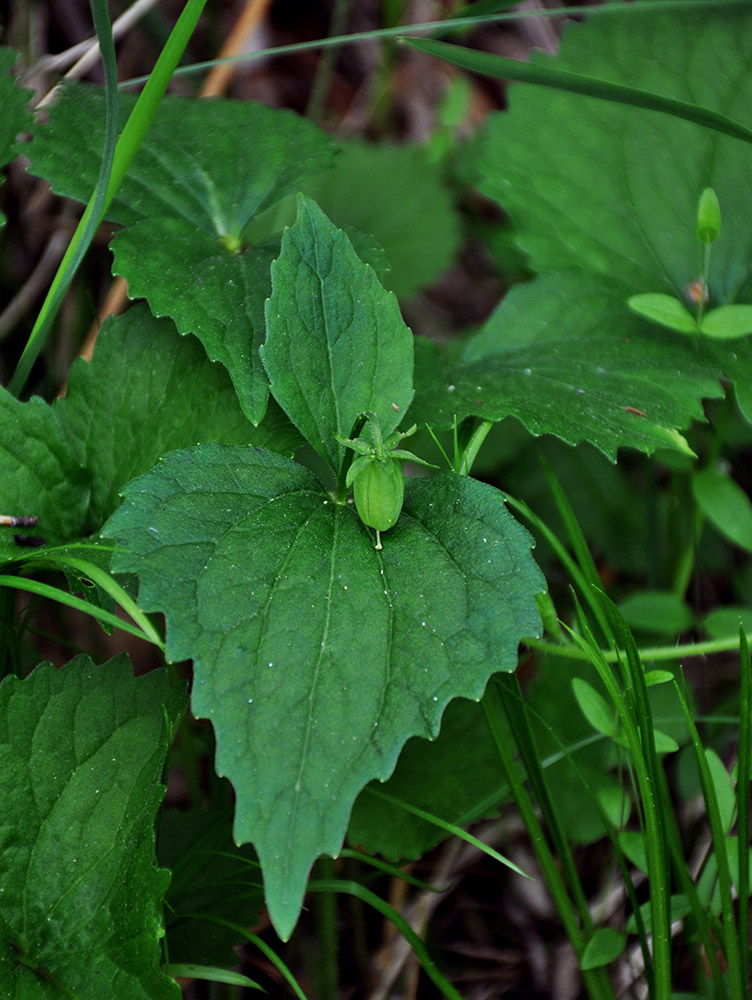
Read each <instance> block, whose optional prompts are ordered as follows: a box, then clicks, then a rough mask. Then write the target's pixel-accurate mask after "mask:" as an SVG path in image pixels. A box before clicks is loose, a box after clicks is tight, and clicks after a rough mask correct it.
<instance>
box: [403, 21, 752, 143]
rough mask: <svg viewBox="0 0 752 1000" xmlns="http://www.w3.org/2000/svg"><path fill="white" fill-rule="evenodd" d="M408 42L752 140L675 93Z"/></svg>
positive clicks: (750, 133) (505, 75)
mask: <svg viewBox="0 0 752 1000" xmlns="http://www.w3.org/2000/svg"><path fill="white" fill-rule="evenodd" d="M404 42H405V44H406V45H409V46H410V47H411V48H414V49H418V51H420V52H425V53H427V54H428V55H431V56H436V58H437V59H443V60H444V61H445V62H450V63H453V64H454V65H455V66H460V67H461V68H462V69H467V70H470V72H472V73H482V74H484V75H485V76H495V77H501V78H502V79H505V80H518V81H520V82H522V83H530V84H535V85H538V86H540V87H552V88H553V89H554V90H565V91H568V92H569V93H572V94H582V95H583V96H585V97H594V98H597V99H598V100H601V101H613V102H615V103H617V104H627V105H631V106H632V107H636V108H645V109H646V110H648V111H658V112H660V113H662V114H667V115H671V116H672V117H674V118H684V119H685V120H686V121H690V122H694V124H695V125H702V126H703V127H704V128H709V129H713V131H715V132H721V133H722V134H723V135H729V136H731V137H732V138H733V139H741V140H742V142H748V143H752V130H750V129H748V128H746V127H745V126H744V125H742V123H741V122H738V121H736V120H735V119H733V118H728V117H727V116H726V115H721V114H718V113H717V112H715V111H711V110H710V108H704V107H701V106H700V105H697V104H689V103H688V102H687V101H677V100H675V99H674V98H672V97H664V96H663V95H662V94H655V93H653V92H652V91H649V90H640V89H639V88H638V87H628V86H626V85H624V84H622V83H611V82H610V81H608V80H601V79H598V78H596V77H592V76H585V75H584V74H581V73H572V72H570V71H569V70H563V69H557V68H556V67H555V66H543V65H541V64H540V63H527V62H520V61H519V60H517V59H509V58H507V57H506V56H497V55H494V54H493V53H491V52H478V51H476V50H475V49H466V48H463V47H462V46H459V45H449V44H448V43H447V42H438V41H434V40H433V39H424V38H420V39H419V38H405V39H404Z"/></svg>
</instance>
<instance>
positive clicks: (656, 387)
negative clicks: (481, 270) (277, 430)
mask: <svg viewBox="0 0 752 1000" xmlns="http://www.w3.org/2000/svg"><path fill="white" fill-rule="evenodd" d="M714 350H715V351H718V350H719V348H717V347H715V345H708V347H707V348H703V347H700V348H698V346H697V344H696V343H695V342H692V343H690V342H689V341H688V340H687V338H686V337H682V336H679V335H678V334H671V333H669V332H663V331H661V330H656V329H655V328H648V327H646V325H645V324H644V322H642V321H640V320H639V319H638V318H637V317H636V316H633V315H631V314H630V312H629V310H628V309H627V307H626V305H625V303H624V301H623V298H622V297H621V294H620V292H619V289H618V287H617V288H615V287H614V284H613V282H611V281H609V280H608V279H604V278H599V277H598V276H596V275H588V274H586V273H584V272H582V271H566V272H549V273H547V274H544V275H540V276H539V277H538V278H536V279H535V280H534V281H532V282H530V283H529V284H527V285H522V286H518V287H516V288H514V289H513V290H512V291H511V292H510V293H509V294H508V295H507V296H506V298H505V299H504V300H503V302H502V303H501V305H500V306H499V308H498V309H497V310H496V312H495V313H494V314H493V315H492V316H491V318H490V319H489V320H488V322H487V323H486V325H485V327H484V328H483V329H482V330H481V331H480V333H479V334H478V335H477V336H476V337H474V338H473V339H472V340H471V341H470V342H469V343H468V346H467V349H466V351H465V354H464V357H463V359H462V360H461V361H460V362H459V363H456V364H454V365H450V364H447V363H445V362H444V361H443V359H442V358H441V355H440V353H439V350H438V348H437V347H436V346H435V345H433V344H431V343H430V342H427V341H425V340H421V339H420V338H417V340H416V376H415V378H416V400H415V403H414V404H413V409H412V411H411V416H412V418H413V419H414V420H416V421H418V422H426V423H429V424H432V425H434V426H439V427H441V426H443V427H451V426H452V423H453V420H454V415H455V414H456V415H457V418H458V419H459V420H461V419H463V418H464V417H465V416H468V415H471V414H472V415H475V416H479V417H481V418H483V419H489V420H499V419H501V418H502V417H504V416H507V415H509V414H511V415H513V416H515V417H516V418H517V419H518V420H520V421H521V422H522V423H523V424H524V426H525V427H526V428H527V429H528V430H529V431H530V432H531V433H532V434H546V433H548V434H555V435H556V436H557V437H559V438H561V439H562V440H564V441H566V442H567V443H568V444H577V443H579V442H581V441H583V440H587V441H590V442H591V443H592V444H594V445H595V446H596V447H597V448H598V449H600V450H601V451H602V452H603V453H604V454H605V455H607V456H608V457H609V458H611V459H612V460H615V458H616V454H617V451H618V449H619V448H620V447H632V448H637V449H639V450H640V451H644V452H646V453H648V454H651V453H652V452H654V451H655V450H656V449H657V448H669V449H671V450H674V451H682V452H684V453H685V454H686V453H688V452H689V453H690V454H691V452H690V451H689V447H688V445H687V443H686V441H685V440H684V438H683V437H682V436H681V435H680V434H679V433H678V431H677V428H683V427H687V426H688V425H689V424H690V422H691V421H692V419H703V410H702V406H701V403H700V400H701V399H702V397H706V396H707V397H714V396H718V395H719V394H720V393H721V392H722V388H721V386H720V384H719V376H720V374H721V372H722V370H723V368H724V364H725V357H726V356H725V355H723V356H721V355H720V354H716V353H714Z"/></svg>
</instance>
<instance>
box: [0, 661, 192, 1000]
mask: <svg viewBox="0 0 752 1000" xmlns="http://www.w3.org/2000/svg"><path fill="white" fill-rule="evenodd" d="M182 708H183V697H182V694H181V692H180V691H179V690H176V689H171V688H170V687H169V685H168V683H167V677H166V675H165V672H164V671H161V670H160V671H155V672H152V673H150V674H148V675H147V676H146V677H141V678H138V679H136V678H134V677H133V674H132V672H131V667H130V664H129V662H128V658H127V657H126V656H124V655H122V656H119V657H117V658H116V659H114V660H111V661H110V662H109V663H106V664H105V665H104V666H102V667H95V666H94V664H93V663H92V662H91V660H90V659H89V658H88V657H86V656H80V657H77V658H76V659H75V660H72V661H71V662H70V663H68V664H67V665H66V666H65V667H63V668H62V669H61V670H55V669H54V668H53V667H52V665H51V664H49V663H44V664H40V665H39V666H38V667H37V668H36V669H35V670H34V671H33V672H32V673H31V674H30V675H29V676H28V677H27V678H26V679H25V680H22V681H21V680H18V679H17V678H15V677H7V678H6V679H5V680H4V681H3V683H2V684H1V685H0V759H1V762H2V766H0V775H1V776H2V777H1V778H0V780H2V796H3V802H4V803H5V813H4V816H5V818H4V820H3V822H2V825H0V856H2V867H3V892H2V896H0V914H1V917H2V919H0V928H1V930H0V986H1V988H2V991H3V993H4V995H6V996H18V997H21V996H28V997H31V996H35V997H44V998H47V997H49V998H56V997H59V996H69V997H76V998H80V1000H105V998H111V997H113V996H125V995H127V996H128V997H133V998H134V1000H140V998H143V1000H161V998H165V1000H167V998H170V997H172V998H175V997H178V996H179V995H180V992H179V990H178V988H177V986H176V985H175V983H174V982H172V981H171V980H169V979H168V978H167V977H165V976H164V974H163V973H162V972H161V971H160V969H159V960H160V950H159V939H160V937H161V936H162V934H163V933H164V929H163V925H162V917H161V912H160V907H161V899H162V896H163V894H164V892H165V889H166V887H167V883H168V881H169V874H168V872H167V871H165V870H160V869H157V868H155V867H154V819H155V815H156V811H157V808H158V807H159V804H160V801H161V799H162V795H163V791H164V789H163V788H162V786H161V785H160V784H159V782H160V781H161V776H162V768H163V765H164V760H165V756H166V753H167V749H168V746H169V744H170V741H171V739H172V732H173V728H174V726H175V723H176V721H177V718H178V715H179V714H180V712H181V710H182Z"/></svg>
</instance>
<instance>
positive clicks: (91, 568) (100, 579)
mask: <svg viewBox="0 0 752 1000" xmlns="http://www.w3.org/2000/svg"><path fill="white" fill-rule="evenodd" d="M40 560H41V561H42V562H43V563H50V564H52V565H53V566H55V567H59V568H61V569H64V568H65V567H66V566H70V568H71V569H76V570H78V571H79V572H80V573H81V574H83V576H85V577H87V578H88V579H89V580H91V581H92V583H96V584H97V586H99V587H101V588H102V590H104V592H105V593H106V594H109V596H110V597H111V598H112V599H113V601H115V603H116V604H119V605H120V607H121V608H122V609H123V611H125V613H126V614H127V615H128V616H129V617H130V618H131V619H132V620H133V621H134V622H135V623H136V625H138V627H139V628H140V629H141V631H142V632H143V633H144V634H145V635H147V636H149V640H150V642H153V643H154V645H155V646H158V647H159V648H160V649H162V650H164V643H163V642H162V637H161V636H160V635H159V633H158V632H157V630H156V629H155V628H154V626H153V625H152V623H151V621H150V620H149V618H148V617H147V616H146V615H145V614H144V613H143V611H141V609H140V608H139V606H138V604H137V603H136V602H135V601H134V600H133V598H132V597H131V596H130V594H128V592H127V591H125V590H124V589H123V588H122V587H121V586H120V584H119V583H118V582H117V580H115V578H114V577H112V576H110V574H109V573H107V572H106V571H105V570H103V569H102V568H101V567H100V566H96V565H95V564H94V563H91V562H89V561H88V560H87V559H79V558H78V556H71V555H69V554H67V553H61V554H60V555H57V554H56V553H55V552H54V551H52V552H49V553H40ZM33 561H36V560H35V559H34V558H33V557H31V558H29V559H28V560H26V562H27V563H30V562H33Z"/></svg>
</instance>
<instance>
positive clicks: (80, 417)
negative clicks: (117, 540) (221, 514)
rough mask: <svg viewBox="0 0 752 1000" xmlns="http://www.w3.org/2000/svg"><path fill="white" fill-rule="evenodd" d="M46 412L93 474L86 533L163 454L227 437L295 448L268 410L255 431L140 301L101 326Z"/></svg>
mask: <svg viewBox="0 0 752 1000" xmlns="http://www.w3.org/2000/svg"><path fill="white" fill-rule="evenodd" d="M54 412H55V414H56V415H57V417H58V420H59V422H60V425H61V426H62V429H63V431H64V433H65V434H66V435H67V437H68V439H69V441H70V444H71V447H72V448H73V449H74V450H75V452H76V455H77V457H78V460H79V461H80V463H81V464H82V465H83V466H84V467H85V468H86V469H87V470H88V471H89V473H90V475H91V501H90V508H89V514H88V520H89V524H88V526H89V530H96V529H98V528H99V527H100V526H101V525H102V523H103V522H104V521H105V520H106V518H107V517H108V516H109V515H110V514H111V513H112V512H113V510H115V508H116V507H117V505H118V503H119V493H120V488H121V486H122V485H123V484H124V483H126V482H128V480H129V479H133V478H134V476H138V475H141V473H143V472H146V471H147V470H148V469H150V468H151V467H152V465H154V463H155V462H156V461H157V459H158V458H159V456H160V455H161V454H162V453H163V452H165V451H169V450H170V449H173V448H179V447H187V446H189V445H192V444H195V443H196V442H198V441H225V442H227V443H228V444H245V443H254V444H260V445H264V446H265V447H268V448H272V449H279V450H281V451H287V452H288V453H289V454H291V453H292V450H293V449H294V448H295V447H296V446H297V445H298V444H299V442H300V438H299V437H298V436H297V434H296V433H295V431H294V429H293V428H291V427H290V426H289V424H287V422H286V421H285V420H284V419H283V418H282V416H281V414H280V413H279V411H278V410H277V409H276V408H275V409H274V411H272V412H270V414H269V419H268V421H265V422H264V424H262V425H261V426H260V427H259V428H257V429H254V428H253V427H252V426H251V424H249V422H248V420H247V419H246V417H245V416H244V414H243V412H242V411H241V409H240V407H239V405H238V400H237V396H236V395H235V392H234V391H233V387H232V384H231V382H230V380H229V378H228V377H227V374H226V372H225V371H224V370H223V369H222V368H221V367H219V366H218V365H214V364H212V363H211V362H210V361H209V359H208V358H207V357H206V354H205V352H204V350H203V348H202V347H201V345H200V344H199V343H198V342H197V341H196V340H194V339H193V338H188V339H184V338H181V337H179V336H178V335H177V333H176V331H175V327H174V326H173V324H172V323H171V322H169V321H168V320H158V319H155V318H154V317H153V316H152V315H151V313H150V312H149V310H148V309H147V308H146V306H145V305H143V304H139V305H136V306H134V307H133V308H131V309H129V310H128V312H127V313H126V314H125V315H124V316H121V317H117V318H110V319H108V320H107V321H106V322H105V324H104V325H103V327H102V330H101V333H100V335H99V337H98V339H97V345H96V348H95V351H94V357H93V358H92V361H91V363H90V364H89V363H87V362H85V361H83V360H79V361H77V362H76V363H75V364H74V365H73V367H72V369H71V373H70V379H69V383H68V392H67V395H66V396H65V397H64V398H63V399H60V400H58V401H57V402H56V404H55V407H54ZM275 414H276V419H275Z"/></svg>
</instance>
